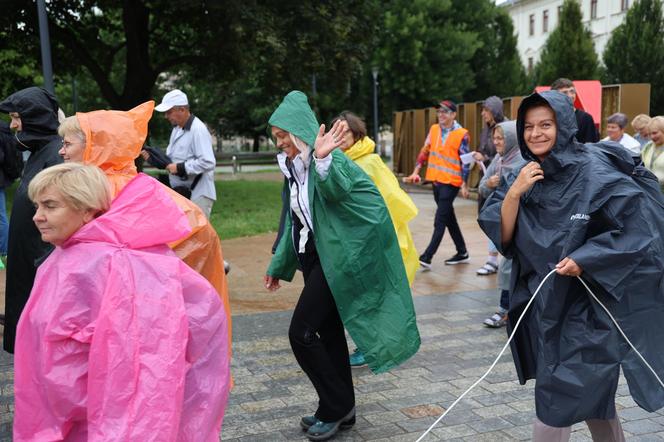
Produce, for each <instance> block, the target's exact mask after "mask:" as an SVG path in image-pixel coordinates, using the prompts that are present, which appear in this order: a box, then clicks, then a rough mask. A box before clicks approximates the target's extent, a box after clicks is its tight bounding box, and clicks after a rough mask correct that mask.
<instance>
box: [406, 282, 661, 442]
mask: <svg viewBox="0 0 664 442" xmlns="http://www.w3.org/2000/svg"><path fill="white" fill-rule="evenodd" d="M555 272H556V269H553V270H551V271H550V272H549V273H548V274H547V275H546V276H545V277H544V279H543V280H542V282H540V284H539V286H537V290H535V293H534V294H533V296H531V298H530V300H529V301H528V303H527V304H526V307H525V308H524V309H523V313H521V316H520V317H519V319H518V321H516V325H515V326H514V329H513V330H512V333H511V334H510V337H509V339H508V340H507V342H506V343H505V345H504V346H503V349H502V350H500V353H498V357H497V358H496V359H495V360H494V361H493V364H491V367H489V369H488V370H487V371H486V373H484V374H483V375H482V377H481V378H479V379H478V380H477V381H476V382H475V383H474V384H473V385H471V386H470V387H469V388H468V389H467V390H466V391H464V392H463V394H462V395H461V396H459V397H458V398H457V399H456V400H455V401H454V402H452V405H450V406H449V407H448V408H447V410H445V412H444V413H443V414H442V415H441V416H440V417H439V418H438V419H436V421H435V422H434V423H433V424H431V426H430V427H429V428H427V430H426V431H425V432H424V433H422V435H421V436H420V437H419V439H417V441H416V442H420V441H421V440H422V439H424V437H425V436H426V435H427V434H429V432H430V431H431V430H433V429H434V427H435V426H436V425H438V423H439V422H440V421H441V420H443V418H444V417H445V416H446V415H447V413H449V412H450V410H451V409H452V408H454V406H455V405H456V404H457V403H459V401H461V399H463V398H464V396H466V395H467V394H468V393H470V391H471V390H472V389H473V388H475V387H476V386H477V385H478V384H479V383H480V382H482V381H483V380H484V378H486V377H487V376H488V375H489V373H491V370H493V368H494V367H495V366H496V364H497V363H498V361H499V360H500V358H501V357H502V356H503V353H505V350H507V347H508V346H509V345H510V342H512V338H514V334H515V333H516V331H517V329H518V328H519V324H521V320H522V319H523V317H524V316H525V314H526V312H527V311H528V308H529V307H530V304H532V303H533V301H534V300H535V298H536V297H537V295H538V294H539V291H540V289H541V288H542V286H543V285H544V283H545V282H546V280H547V279H549V277H550V276H551V275H553V274H554V273H555ZM577 278H578V279H579V281H581V284H583V286H584V287H585V288H586V290H587V291H588V293H590V295H591V296H592V297H593V299H594V300H595V301H596V302H597V303H598V304H599V305H600V306H601V307H602V309H604V311H605V312H606V313H607V314H608V315H609V317H610V318H611V320H612V321H613V323H614V324H615V325H616V327H617V328H618V331H619V332H620V334H621V335H622V337H623V338H625V341H627V344H629V346H630V347H631V348H632V350H634V351H635V352H636V354H637V355H638V356H639V358H641V360H642V361H643V363H644V364H646V366H647V367H648V369H649V370H650V371H651V372H652V374H653V375H655V377H656V378H657V381H658V382H659V384H660V385H661V386H662V388H664V382H662V379H661V378H660V377H659V376H658V375H657V373H655V370H654V369H653V368H652V367H651V366H650V364H648V362H647V361H646V360H645V358H644V357H643V356H642V355H641V353H639V351H638V350H637V349H636V347H634V345H633V344H632V342H631V341H630V340H629V339H628V338H627V336H626V335H625V333H624V332H623V330H622V328H620V325H618V321H616V319H615V318H614V317H613V315H612V314H611V313H610V312H609V310H608V309H607V308H606V307H605V306H604V304H602V303H601V302H600V300H599V299H597V296H595V294H594V293H593V292H592V290H590V287H588V285H587V284H586V282H585V281H584V280H583V279H582V278H581V277H579V276H577Z"/></svg>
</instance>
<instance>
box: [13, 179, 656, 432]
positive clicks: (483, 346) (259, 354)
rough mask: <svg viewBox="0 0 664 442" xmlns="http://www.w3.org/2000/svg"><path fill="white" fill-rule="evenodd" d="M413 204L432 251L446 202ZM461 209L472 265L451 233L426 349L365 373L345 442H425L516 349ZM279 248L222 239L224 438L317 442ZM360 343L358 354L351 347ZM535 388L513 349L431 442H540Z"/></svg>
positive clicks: (436, 278) (461, 204)
mask: <svg viewBox="0 0 664 442" xmlns="http://www.w3.org/2000/svg"><path fill="white" fill-rule="evenodd" d="M412 196H413V199H414V201H415V203H416V205H417V206H418V207H419V208H420V214H419V216H418V217H417V218H416V219H415V220H414V221H413V222H412V223H411V230H412V231H413V236H414V240H415V244H416V246H417V247H418V250H423V249H424V247H425V246H426V244H427V242H428V240H429V237H430V235H431V231H432V222H433V221H432V220H433V213H434V211H435V204H434V202H433V198H432V196H431V194H430V193H426V192H425V193H415V194H412ZM455 205H456V207H457V210H458V212H457V214H458V216H459V218H460V219H459V221H460V224H461V229H462V231H463V233H464V236H465V238H466V241H467V245H468V249H469V252H470V254H471V262H470V263H469V264H462V265H457V266H445V265H444V264H443V261H444V260H445V259H446V258H448V257H449V256H451V255H452V254H454V249H453V246H452V242H451V240H450V238H449V235H446V236H445V238H444V240H443V243H442V245H441V248H440V250H439V253H438V254H437V255H436V256H435V257H434V260H433V269H432V271H431V272H427V273H420V274H418V275H417V278H416V281H415V283H414V286H413V294H414V296H415V297H414V302H415V307H416V311H417V314H418V325H419V329H420V333H421V335H422V347H421V349H420V352H419V353H418V354H417V355H415V356H414V357H413V358H412V359H411V360H409V361H408V362H407V363H405V364H403V365H402V366H400V367H398V368H396V369H394V370H392V371H391V372H389V373H385V374H381V375H373V374H371V373H370V371H369V370H368V369H367V368H359V369H354V370H353V375H354V380H355V386H356V399H357V416H358V419H357V424H356V425H355V427H353V429H351V430H347V431H344V432H341V433H340V434H339V436H338V437H337V438H336V439H335V440H345V441H369V440H380V441H414V440H416V439H417V438H418V437H419V435H420V434H421V433H422V432H423V431H424V430H425V429H426V428H427V427H428V426H429V425H430V424H431V423H432V422H433V421H434V420H435V419H436V417H437V416H438V415H439V414H440V413H442V412H443V411H444V409H445V407H448V406H449V405H450V404H451V403H452V402H453V401H454V399H455V398H456V397H458V395H460V394H461V393H462V392H463V391H464V390H465V389H466V388H467V387H468V386H469V385H471V384H472V383H473V382H474V381H475V380H476V379H478V378H479V377H480V376H481V375H482V374H483V373H484V371H485V370H486V368H488V366H489V365H490V363H491V362H492V361H493V359H494V358H495V357H496V355H497V354H498V352H499V350H500V348H501V347H502V345H503V344H504V343H505V341H506V335H505V331H504V329H500V330H492V329H487V328H485V327H484V326H483V325H482V324H481V322H482V320H483V319H484V318H485V317H486V316H487V315H489V314H491V313H492V312H493V311H494V309H495V306H496V304H497V302H498V294H497V290H496V289H495V276H489V277H479V276H476V275H475V270H476V269H477V268H479V267H480V266H481V265H482V264H483V263H484V260H485V258H486V238H485V237H484V235H483V234H482V233H481V231H480V230H479V228H478V227H477V223H476V221H475V219H476V203H475V202H474V201H466V200H461V199H458V200H457V202H456V204H455ZM273 239H274V234H267V235H261V236H257V237H252V238H240V239H234V240H229V241H222V243H223V249H224V256H225V258H226V259H227V260H229V261H230V262H231V263H232V265H233V269H232V271H231V274H230V277H229V287H230V290H231V307H232V309H233V315H234V318H233V320H234V346H235V347H234V360H233V373H234V377H235V382H236V386H235V389H234V390H233V392H232V393H231V397H230V401H229V405H228V408H227V412H226V417H225V421H224V426H223V431H222V440H224V441H226V440H227V441H286V440H306V439H305V438H304V433H303V432H302V431H301V430H300V429H299V425H298V422H299V419H300V417H301V416H303V415H305V414H311V413H312V412H313V411H314V410H315V408H316V395H315V391H314V390H313V387H312V386H311V384H310V383H309V381H308V380H307V378H306V376H305V375H304V374H303V372H302V371H301V370H300V368H299V366H298V365H297V363H296V361H295V359H294V357H293V355H292V352H291V350H290V347H289V344H288V338H287V330H288V324H289V321H290V315H291V309H292V307H293V306H294V304H295V302H296V300H297V297H298V295H299V292H300V290H301V288H302V280H301V276H299V275H298V276H297V277H296V279H295V281H294V282H293V283H292V284H285V285H284V287H283V288H282V289H281V290H280V291H279V292H277V293H276V294H272V293H268V292H267V291H265V289H264V288H263V286H262V276H263V272H264V270H265V268H266V267H267V263H268V261H269V258H270V255H269V251H270V248H271V245H272V241H273ZM3 279H4V278H3ZM349 346H350V347H351V350H352V342H350V341H349ZM532 388H533V386H532V382H531V383H529V385H526V386H521V385H519V384H518V382H517V381H516V374H515V371H514V367H513V363H512V361H511V356H510V354H509V352H508V354H507V355H506V356H504V357H503V358H502V359H501V361H500V362H499V363H498V365H497V366H496V368H495V370H494V372H493V373H492V374H490V375H489V377H488V378H487V380H486V381H485V382H484V383H482V384H480V385H479V386H478V387H477V388H476V389H475V390H474V391H472V392H471V393H470V394H469V395H468V396H467V397H466V398H465V399H464V400H463V401H462V402H460V403H459V405H457V407H455V409H454V410H452V411H451V412H450V414H449V415H448V416H447V417H446V419H445V420H444V421H443V422H442V423H441V424H440V425H439V426H438V427H437V428H436V429H434V430H433V432H432V433H431V434H430V435H429V437H428V438H427V439H426V440H427V441H434V440H449V441H511V440H529V439H530V434H531V429H532V419H533V417H534V402H533V391H532ZM616 403H617V405H618V408H619V411H618V412H619V415H620V417H621V419H622V421H623V427H624V429H625V431H626V433H627V438H628V440H629V441H662V440H664V412H661V413H646V412H644V411H643V410H641V409H640V408H638V407H637V406H636V404H635V403H634V402H633V401H632V399H631V398H630V396H629V393H628V391H627V388H626V385H625V384H624V380H622V381H621V385H620V387H619V389H618V397H617V399H616ZM12 416H13V368H12V358H11V356H10V355H7V354H6V353H4V352H0V441H4V440H11V420H12ZM572 440H573V441H589V440H591V439H590V437H589V432H588V430H587V429H586V428H585V426H584V425H577V426H575V427H574V432H573V434H572Z"/></svg>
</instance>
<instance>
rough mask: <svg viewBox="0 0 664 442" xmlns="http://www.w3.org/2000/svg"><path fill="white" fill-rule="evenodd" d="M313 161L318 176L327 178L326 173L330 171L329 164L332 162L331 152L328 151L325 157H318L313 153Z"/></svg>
mask: <svg viewBox="0 0 664 442" xmlns="http://www.w3.org/2000/svg"><path fill="white" fill-rule="evenodd" d="M314 162H315V163H316V172H318V176H319V177H321V178H322V179H325V178H327V173H328V172H329V171H330V165H331V164H332V152H330V153H329V155H328V156H326V157H325V158H321V159H318V158H316V155H314Z"/></svg>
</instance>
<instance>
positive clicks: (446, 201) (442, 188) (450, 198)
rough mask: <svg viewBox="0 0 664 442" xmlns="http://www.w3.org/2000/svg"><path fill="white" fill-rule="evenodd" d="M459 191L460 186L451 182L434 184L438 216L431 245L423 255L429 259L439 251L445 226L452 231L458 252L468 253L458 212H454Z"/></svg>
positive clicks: (451, 234) (435, 219)
mask: <svg viewBox="0 0 664 442" xmlns="http://www.w3.org/2000/svg"><path fill="white" fill-rule="evenodd" d="M458 193H459V188H458V187H456V186H452V185H451V184H439V183H434V184H433V197H434V199H435V200H436V205H437V206H438V207H437V208H436V216H435V218H434V222H433V235H431V241H430V242H429V246H428V247H427V249H426V250H425V251H424V253H423V256H425V257H426V258H428V259H431V258H433V255H435V254H436V252H437V251H438V246H440V242H441V241H442V240H443V235H444V234H445V228H446V227H447V229H448V230H449V231H450V236H451V237H452V241H454V245H455V246H456V249H457V253H460V254H463V253H466V252H467V250H466V243H465V241H464V240H463V235H462V234H461V229H460V228H459V223H458V222H457V218H456V214H455V213H454V206H453V205H452V203H454V198H456V196H457V194H458Z"/></svg>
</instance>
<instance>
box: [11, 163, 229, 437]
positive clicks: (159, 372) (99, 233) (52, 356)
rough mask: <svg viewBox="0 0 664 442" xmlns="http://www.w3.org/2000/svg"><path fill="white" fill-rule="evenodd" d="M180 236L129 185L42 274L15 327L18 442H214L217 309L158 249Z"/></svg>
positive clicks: (220, 384) (144, 188) (161, 208)
mask: <svg viewBox="0 0 664 442" xmlns="http://www.w3.org/2000/svg"><path fill="white" fill-rule="evenodd" d="M162 220H169V222H168V223H164V222H163V221H162ZM173 220H175V222H171V221H173ZM189 229H190V228H189V225H188V222H187V219H186V217H185V216H184V214H182V212H181V211H180V210H179V209H178V208H177V206H176V205H175V203H174V202H173V200H172V198H171V197H170V196H168V195H167V194H166V192H165V191H164V190H163V189H162V188H161V186H160V185H159V183H157V182H156V181H155V180H153V179H151V178H149V177H147V176H145V175H138V176H137V177H136V178H134V179H133V180H132V181H131V182H130V183H129V184H127V186H126V187H125V188H124V189H123V190H122V191H121V192H120V194H119V195H118V196H117V198H116V199H115V200H114V201H113V204H112V205H111V209H110V210H109V211H108V212H107V213H105V214H104V215H102V216H100V217H99V218H97V219H95V220H93V221H92V222H90V223H88V224H86V225H84V226H83V227H81V228H80V229H79V230H78V231H77V232H76V233H74V234H73V235H72V236H71V237H70V238H69V239H68V240H67V241H66V242H65V243H64V244H63V245H62V247H56V249H55V251H54V252H53V253H52V254H51V256H50V257H49V258H48V259H47V260H46V261H45V262H44V263H43V264H42V265H41V266H40V267H39V270H38V272H37V278H36V280H35V284H34V288H33V289H32V293H31V295H30V299H29V301H28V303H27V305H26V307H25V310H24V311H23V314H22V316H21V319H20V321H19V324H18V332H17V339H16V355H15V359H14V366H15V385H14V388H15V398H16V411H15V418H14V440H15V441H17V442H18V441H40V442H41V441H56V440H66V441H105V442H108V441H140V442H147V441H159V442H162V441H196V442H198V441H204V442H207V441H215V442H216V441H218V440H219V433H220V431H221V423H222V419H223V415H224V409H225V406H226V401H227V399H228V390H229V382H230V379H229V375H230V374H229V370H230V367H229V357H228V340H227V339H228V328H227V326H226V325H227V324H226V315H225V312H224V307H223V305H222V303H221V301H220V300H219V296H218V295H217V294H216V292H215V290H214V289H213V288H212V286H211V285H210V284H209V283H208V282H207V281H206V280H205V278H203V277H202V276H200V275H199V274H198V273H196V272H195V271H194V270H192V269H191V268H189V267H188V266H187V265H186V264H185V263H184V262H183V261H182V260H180V259H179V258H177V257H176V256H175V254H174V253H173V252H172V251H171V250H170V249H169V248H168V247H167V246H166V245H165V243H167V242H172V241H175V240H177V239H179V238H181V237H182V236H184V235H186V234H187V233H188V232H189Z"/></svg>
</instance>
